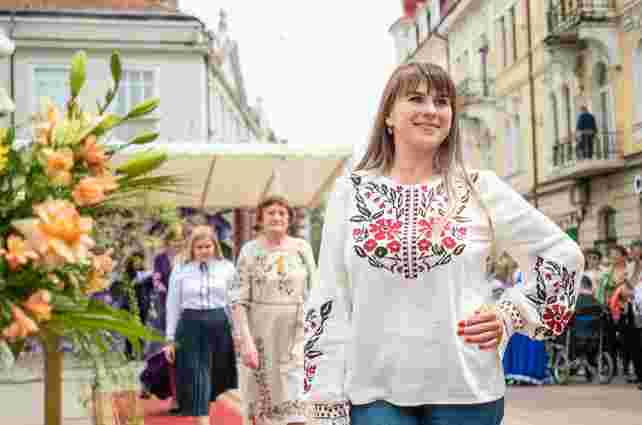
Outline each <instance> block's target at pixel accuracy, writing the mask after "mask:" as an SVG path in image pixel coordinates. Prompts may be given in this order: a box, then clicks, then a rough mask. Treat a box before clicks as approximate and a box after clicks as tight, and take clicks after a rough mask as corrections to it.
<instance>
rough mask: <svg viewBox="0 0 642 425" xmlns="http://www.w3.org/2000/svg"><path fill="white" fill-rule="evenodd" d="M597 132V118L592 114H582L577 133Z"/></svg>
mask: <svg viewBox="0 0 642 425" xmlns="http://www.w3.org/2000/svg"><path fill="white" fill-rule="evenodd" d="M586 130H591V131H597V123H596V122H595V117H594V116H593V114H591V113H590V112H582V113H580V115H579V117H577V131H586Z"/></svg>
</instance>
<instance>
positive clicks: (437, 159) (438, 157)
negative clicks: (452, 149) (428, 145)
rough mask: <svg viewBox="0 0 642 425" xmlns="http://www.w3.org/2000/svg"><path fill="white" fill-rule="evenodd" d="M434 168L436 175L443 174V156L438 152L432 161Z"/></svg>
mask: <svg viewBox="0 0 642 425" xmlns="http://www.w3.org/2000/svg"><path fill="white" fill-rule="evenodd" d="M432 168H433V171H434V172H435V173H439V172H441V155H440V154H439V152H437V153H436V154H435V156H434V157H433V159H432Z"/></svg>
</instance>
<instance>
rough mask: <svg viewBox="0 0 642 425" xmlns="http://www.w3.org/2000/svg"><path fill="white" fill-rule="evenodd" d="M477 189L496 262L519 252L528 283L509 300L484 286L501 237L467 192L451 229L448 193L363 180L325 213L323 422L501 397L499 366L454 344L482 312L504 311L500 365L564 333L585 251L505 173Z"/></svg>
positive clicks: (311, 333)
mask: <svg viewBox="0 0 642 425" xmlns="http://www.w3.org/2000/svg"><path fill="white" fill-rule="evenodd" d="M471 177H472V178H473V180H474V181H475V183H474V185H475V187H476V188H477V191H478V192H479V194H480V196H481V200H482V202H483V203H484V205H485V206H486V207H487V209H488V210H489V212H490V215H491V218H492V222H493V223H494V229H495V230H494V234H495V240H496V247H497V250H496V252H497V253H498V254H499V253H501V252H503V251H506V252H508V253H510V255H511V256H512V257H513V258H514V259H515V260H517V261H518V263H519V265H520V269H521V270H522V271H523V272H524V273H523V279H524V283H523V284H522V285H520V286H519V287H511V288H507V289H506V290H505V291H504V293H503V294H502V296H501V297H500V299H499V300H497V301H493V299H492V289H493V285H492V283H491V281H490V280H489V279H488V276H487V274H486V259H487V258H488V256H489V254H490V251H491V250H490V248H491V239H492V238H491V235H492V232H491V229H490V227H489V225H488V220H487V216H486V215H485V214H484V212H483V210H482V209H481V208H480V206H479V204H478V203H477V202H476V198H475V196H474V194H473V193H471V191H470V190H469V189H468V188H467V187H466V186H465V185H464V183H463V180H462V179H459V181H458V183H457V185H456V195H457V196H456V198H457V201H456V205H457V207H458V208H457V210H456V211H457V213H456V214H454V216H452V217H451V218H450V219H447V220H445V219H444V211H445V210H446V206H447V204H446V200H447V196H448V195H447V193H446V190H445V186H444V185H443V183H442V182H441V181H435V182H432V183H431V184H428V185H399V184H396V183H394V182H392V181H391V180H390V179H388V178H386V177H383V176H379V175H376V174H374V173H364V172H360V173H359V174H358V175H354V174H353V175H352V176H350V177H342V178H340V179H339V180H338V181H337V184H336V187H335V190H334V193H333V195H332V197H331V199H330V201H329V203H328V206H327V209H326V216H325V225H324V230H323V240H322V246H321V253H320V259H319V273H320V285H319V286H317V287H316V288H315V289H313V291H312V293H311V295H310V299H309V302H308V303H307V305H306V308H307V310H308V311H307V315H306V352H305V372H306V385H305V386H306V389H307V393H306V394H307V399H308V400H311V401H316V402H317V403H313V410H314V412H315V413H313V415H314V416H315V419H317V420H318V419H323V420H329V421H330V420H334V421H336V422H335V423H342V422H343V423H345V422H347V419H346V418H343V420H342V419H341V416H342V415H347V414H348V409H347V408H346V407H345V406H346V405H347V402H350V403H352V404H366V403H370V402H372V401H375V400H385V401H388V402H390V403H393V404H396V405H400V406H416V405H425V404H446V403H447V404H474V403H483V402H489V401H494V400H497V399H499V398H501V397H502V396H503V395H504V391H505V384H504V376H503V371H502V369H501V367H500V364H499V363H498V359H497V355H496V353H494V352H482V351H480V350H479V349H478V348H477V346H475V345H468V344H464V342H463V338H462V337H459V336H457V333H456V332H457V323H458V321H459V320H462V319H465V318H468V317H469V316H470V315H472V314H473V312H474V311H475V310H476V309H477V308H479V307H480V306H482V305H484V304H495V305H496V308H497V311H498V312H499V313H500V316H501V318H502V319H503V321H504V325H505V334H504V338H503V340H502V342H503V343H502V347H501V353H502V354H503V351H504V350H505V347H506V345H507V343H508V340H509V338H510V336H511V334H512V333H513V332H515V331H519V332H522V333H524V334H527V335H529V336H531V337H533V338H536V339H543V338H548V337H553V336H555V335H559V334H560V333H562V332H563V330H564V327H565V326H566V324H567V323H568V320H569V319H570V317H571V312H572V310H573V309H574V305H575V302H576V298H577V289H578V284H579V276H581V274H582V268H583V265H584V259H583V256H582V253H581V251H580V249H579V247H578V246H577V244H576V243H575V242H573V241H572V240H571V239H570V238H569V237H568V236H567V235H566V234H565V233H564V232H562V231H561V230H560V229H559V227H557V226H556V225H555V224H554V223H553V222H552V221H551V220H549V219H548V218H546V217H545V216H544V215H543V214H541V213H540V212H539V211H537V210H536V209H535V208H533V207H532V206H531V205H530V204H529V203H528V202H527V201H525V200H524V199H523V198H522V197H521V196H520V195H519V194H518V193H516V192H515V191H514V190H513V189H512V188H511V187H510V186H508V185H507V184H505V183H504V182H502V181H501V180H500V179H499V178H498V177H497V176H496V175H495V174H494V173H492V172H489V171H480V172H476V173H471ZM440 222H441V223H442V224H441V225H439V223H440ZM330 404H332V405H333V407H331V408H328V405H330ZM329 412H330V413H329Z"/></svg>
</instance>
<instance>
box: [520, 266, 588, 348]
mask: <svg viewBox="0 0 642 425" xmlns="http://www.w3.org/2000/svg"><path fill="white" fill-rule="evenodd" d="M535 275H536V277H537V283H536V285H535V288H534V289H533V290H532V291H530V292H529V293H527V294H526V296H527V297H528V299H529V300H530V301H531V302H533V304H535V306H536V307H537V312H538V314H539V318H540V323H542V324H543V325H542V326H539V327H537V328H536V329H535V332H534V337H535V338H537V339H547V338H552V337H556V336H559V335H561V334H562V333H564V330H565V329H566V327H567V326H568V323H569V321H570V320H571V318H572V317H573V312H574V311H573V308H572V307H573V306H574V305H575V302H576V301H577V294H576V292H575V281H576V277H577V271H572V272H570V271H569V270H568V269H567V268H566V266H565V265H563V264H560V263H557V262H555V261H552V260H545V259H543V258H541V257H537V259H536V261H535Z"/></svg>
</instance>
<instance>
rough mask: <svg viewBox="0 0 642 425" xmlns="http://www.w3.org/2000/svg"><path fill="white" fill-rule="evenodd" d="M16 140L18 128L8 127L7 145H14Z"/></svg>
mask: <svg viewBox="0 0 642 425" xmlns="http://www.w3.org/2000/svg"><path fill="white" fill-rule="evenodd" d="M15 140H16V128H15V127H10V128H9V129H7V134H6V135H5V137H4V143H5V144H7V145H12V144H13V142H14V141H15Z"/></svg>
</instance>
